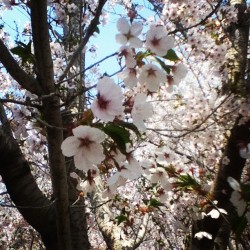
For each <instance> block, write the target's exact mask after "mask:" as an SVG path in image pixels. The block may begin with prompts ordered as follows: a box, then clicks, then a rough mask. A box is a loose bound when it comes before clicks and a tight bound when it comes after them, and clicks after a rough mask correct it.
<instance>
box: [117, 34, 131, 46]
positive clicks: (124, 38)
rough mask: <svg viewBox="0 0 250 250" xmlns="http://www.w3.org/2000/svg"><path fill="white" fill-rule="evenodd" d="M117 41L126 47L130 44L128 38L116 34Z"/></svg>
mask: <svg viewBox="0 0 250 250" xmlns="http://www.w3.org/2000/svg"><path fill="white" fill-rule="evenodd" d="M115 40H116V42H117V43H119V44H122V45H125V44H126V43H127V42H128V38H127V37H126V36H124V35H123V34H116V35H115Z"/></svg>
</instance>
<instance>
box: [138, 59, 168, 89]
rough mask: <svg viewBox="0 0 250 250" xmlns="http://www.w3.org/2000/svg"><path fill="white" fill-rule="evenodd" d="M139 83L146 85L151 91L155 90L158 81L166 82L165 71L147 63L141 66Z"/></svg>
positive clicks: (157, 86) (158, 83)
mask: <svg viewBox="0 0 250 250" xmlns="http://www.w3.org/2000/svg"><path fill="white" fill-rule="evenodd" d="M138 80H139V83H141V84H142V85H146V87H147V89H148V90H149V91H151V92H156V91H157V90H158V88H159V85H160V83H164V82H166V80H167V79H166V75H165V73H164V72H163V71H162V70H161V69H160V68H159V67H157V66H156V65H154V64H152V63H149V64H146V65H143V66H142V67H141V73H140V76H139V79H138Z"/></svg>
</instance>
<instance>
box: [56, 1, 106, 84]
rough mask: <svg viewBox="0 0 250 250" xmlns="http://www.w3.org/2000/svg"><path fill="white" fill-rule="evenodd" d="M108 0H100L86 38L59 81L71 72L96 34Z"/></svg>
mask: <svg viewBox="0 0 250 250" xmlns="http://www.w3.org/2000/svg"><path fill="white" fill-rule="evenodd" d="M106 1H107V0H100V1H99V5H98V6H97V8H96V12H95V17H94V18H93V19H92V21H91V22H90V25H89V27H88V29H87V31H86V34H85V36H84V38H83V39H82V42H81V43H80V45H79V47H78V48H77V50H76V51H75V52H74V54H73V55H72V58H71V60H70V62H69V64H68V65H67V67H66V69H65V70H64V72H63V74H62V75H61V76H60V77H59V82H61V81H62V80H63V79H64V78H65V77H66V75H67V73H68V72H69V70H70V68H71V67H72V66H73V65H74V63H75V61H76V60H77V58H78V57H79V55H80V54H81V52H82V50H83V49H84V47H85V45H86V44H87V42H88V41H89V38H90V37H91V36H92V35H93V34H94V32H95V31H96V27H97V25H98V24H99V18H100V15H101V14H102V9H103V7H104V5H105V3H106Z"/></svg>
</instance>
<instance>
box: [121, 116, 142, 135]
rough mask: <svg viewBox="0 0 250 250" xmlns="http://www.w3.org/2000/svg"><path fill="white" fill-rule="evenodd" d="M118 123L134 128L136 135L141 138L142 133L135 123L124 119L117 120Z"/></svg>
mask: <svg viewBox="0 0 250 250" xmlns="http://www.w3.org/2000/svg"><path fill="white" fill-rule="evenodd" d="M116 123H117V124H119V125H121V126H122V127H124V128H127V129H129V130H132V131H133V132H134V133H135V134H136V136H137V137H138V138H141V133H140V131H139V129H138V128H137V127H136V126H135V125H134V124H133V123H130V122H124V121H121V120H119V121H117V122H116Z"/></svg>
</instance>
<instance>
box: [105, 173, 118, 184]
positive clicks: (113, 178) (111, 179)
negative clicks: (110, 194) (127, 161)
mask: <svg viewBox="0 0 250 250" xmlns="http://www.w3.org/2000/svg"><path fill="white" fill-rule="evenodd" d="M119 178H120V172H116V173H114V174H113V175H112V176H111V177H109V178H108V181H107V183H108V185H109V186H113V185H114V184H116V182H117V181H118V179H119Z"/></svg>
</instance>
